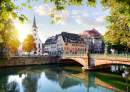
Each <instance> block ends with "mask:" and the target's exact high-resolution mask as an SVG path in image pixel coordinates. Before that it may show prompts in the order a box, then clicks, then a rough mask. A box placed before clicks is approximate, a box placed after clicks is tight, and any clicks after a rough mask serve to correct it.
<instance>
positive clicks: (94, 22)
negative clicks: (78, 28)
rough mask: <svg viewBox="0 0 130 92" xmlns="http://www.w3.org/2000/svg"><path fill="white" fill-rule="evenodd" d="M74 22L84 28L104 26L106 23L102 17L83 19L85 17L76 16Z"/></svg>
mask: <svg viewBox="0 0 130 92" xmlns="http://www.w3.org/2000/svg"><path fill="white" fill-rule="evenodd" d="M75 20H76V22H77V23H78V24H81V25H83V26H85V27H86V28H89V27H98V26H105V25H106V21H105V19H104V17H103V16H101V17H98V18H93V19H90V18H89V17H85V16H76V17H75Z"/></svg>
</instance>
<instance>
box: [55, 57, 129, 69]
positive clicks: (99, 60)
mask: <svg viewBox="0 0 130 92" xmlns="http://www.w3.org/2000/svg"><path fill="white" fill-rule="evenodd" d="M100 56H101V55H100ZM105 57H106V58H104V57H94V58H93V57H92V56H91V55H90V56H89V55H86V56H72V55H70V56H61V57H59V58H58V60H57V61H58V63H63V62H65V61H66V62H67V63H71V62H74V61H76V62H78V63H80V64H81V65H82V66H83V67H84V68H85V69H98V68H106V67H107V66H108V65H111V64H125V65H130V60H129V57H128V56H127V60H123V59H118V58H117V59H116V58H115V57H114V59H112V58H109V57H107V56H105ZM99 66H100V67H99Z"/></svg>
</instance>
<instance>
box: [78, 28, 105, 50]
mask: <svg viewBox="0 0 130 92" xmlns="http://www.w3.org/2000/svg"><path fill="white" fill-rule="evenodd" d="M80 36H81V38H83V40H84V42H85V44H86V46H87V47H88V51H89V52H90V53H103V52H104V51H103V47H102V40H101V38H102V35H101V34H100V33H99V32H98V31H97V30H95V29H94V28H93V29H92V30H87V31H86V30H85V31H84V32H83V33H82V35H80Z"/></svg>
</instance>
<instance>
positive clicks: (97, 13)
mask: <svg viewBox="0 0 130 92" xmlns="http://www.w3.org/2000/svg"><path fill="white" fill-rule="evenodd" d="M99 14H100V13H99V12H93V13H92V15H93V16H97V15H99Z"/></svg>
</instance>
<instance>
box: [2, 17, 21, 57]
mask: <svg viewBox="0 0 130 92" xmlns="http://www.w3.org/2000/svg"><path fill="white" fill-rule="evenodd" d="M3 24H4V25H5V26H4V28H3V29H2V31H1V32H0V34H1V36H2V39H3V42H2V43H0V57H3V56H4V55H3V54H4V53H6V55H7V57H8V59H9V58H10V55H11V54H12V53H14V50H16V49H17V48H18V47H19V45H20V41H19V40H18V37H19V33H18V31H17V30H16V29H15V26H14V25H13V20H12V19H9V20H8V21H6V22H4V23H3ZM15 54H16V51H15Z"/></svg>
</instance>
